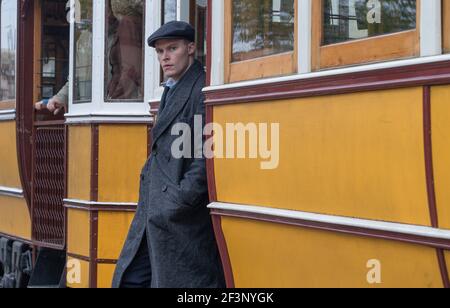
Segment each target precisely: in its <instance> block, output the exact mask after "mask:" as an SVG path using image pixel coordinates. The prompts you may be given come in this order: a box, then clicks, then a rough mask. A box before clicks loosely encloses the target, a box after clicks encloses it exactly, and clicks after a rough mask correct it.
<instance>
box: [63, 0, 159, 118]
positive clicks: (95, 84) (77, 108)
mask: <svg viewBox="0 0 450 308" xmlns="http://www.w3.org/2000/svg"><path fill="white" fill-rule="evenodd" d="M70 1H71V7H72V8H73V7H74V5H75V1H76V0H70ZM152 2H155V1H146V5H145V17H146V18H145V33H144V45H143V48H145V51H144V70H143V77H144V78H143V82H144V98H143V101H142V102H106V101H105V93H104V88H105V87H104V86H105V77H104V71H105V29H106V27H105V22H106V20H105V17H106V14H105V10H106V0H94V1H93V33H92V75H93V76H92V101H91V102H89V103H77V104H74V103H73V91H72V90H73V77H74V76H73V69H74V59H73V57H74V47H75V46H74V23H73V21H71V23H70V74H69V83H70V90H69V113H67V114H66V115H65V116H66V118H67V123H85V122H102V121H106V122H114V121H118V122H139V123H140V122H151V121H152V118H151V117H150V106H149V105H148V102H149V101H150V98H151V97H152V94H153V93H152V88H151V87H150V86H147V85H149V84H150V82H152V79H154V76H153V73H154V68H153V66H152V65H151V64H152V63H153V59H152V55H151V51H150V50H149V48H148V46H147V44H146V43H145V41H146V40H145V39H146V38H147V37H148V36H149V35H150V32H151V27H152V25H151V20H152V19H153V15H154V14H152V12H154V11H153V9H154V8H153V5H152ZM149 17H150V18H149ZM97 72H101V73H97ZM158 72H159V71H158ZM96 89H97V90H96ZM98 89H100V90H98Z"/></svg>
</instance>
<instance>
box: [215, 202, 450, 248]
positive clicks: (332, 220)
mask: <svg viewBox="0 0 450 308" xmlns="http://www.w3.org/2000/svg"><path fill="white" fill-rule="evenodd" d="M208 207H209V208H210V209H212V210H223V211H234V212H240V213H243V214H245V213H248V214H258V215H267V216H272V217H274V218H276V217H278V218H288V219H297V220H303V221H310V222H317V223H325V224H333V225H339V226H346V227H356V228H364V229H370V230H376V231H386V232H395V233H401V234H407V235H414V236H422V237H427V238H433V239H444V240H450V230H443V229H435V228H431V227H422V226H416V225H408V224H398V223H390V222H383V221H375V220H366V219H358V218H349V217H341V216H331V215H322V214H314V213H306V212H299V211H291V210H280V209H273V208H266V207H259V206H248V205H238V204H230V203H219V202H214V203H211V204H210V205H209V206H208Z"/></svg>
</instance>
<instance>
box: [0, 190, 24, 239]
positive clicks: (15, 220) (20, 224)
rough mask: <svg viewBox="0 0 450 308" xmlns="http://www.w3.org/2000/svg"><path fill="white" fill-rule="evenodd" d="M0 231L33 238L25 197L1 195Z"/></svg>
mask: <svg viewBox="0 0 450 308" xmlns="http://www.w3.org/2000/svg"><path fill="white" fill-rule="evenodd" d="M0 233H3V234H8V235H12V236H15V237H18V238H21V239H25V240H31V218H30V213H29V211H28V206H27V203H26V201H25V199H23V198H15V197H8V196H0Z"/></svg>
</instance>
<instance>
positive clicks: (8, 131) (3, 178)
mask: <svg viewBox="0 0 450 308" xmlns="http://www.w3.org/2000/svg"><path fill="white" fill-rule="evenodd" d="M0 170H1V172H0V186H4V187H8V188H17V189H20V188H21V187H22V184H21V182H20V177H19V165H18V161H17V147H16V122H15V121H9V122H0Z"/></svg>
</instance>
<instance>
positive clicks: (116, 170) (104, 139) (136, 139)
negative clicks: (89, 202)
mask: <svg viewBox="0 0 450 308" xmlns="http://www.w3.org/2000/svg"><path fill="white" fill-rule="evenodd" d="M147 136H148V128H147V126H146V125H101V126H100V130H99V178H98V184H99V192H98V196H99V201H100V202H137V201H138V197H139V175H140V172H141V169H142V167H143V166H144V164H145V161H146V159H147V152H148V146H147V144H148V137H147Z"/></svg>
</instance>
